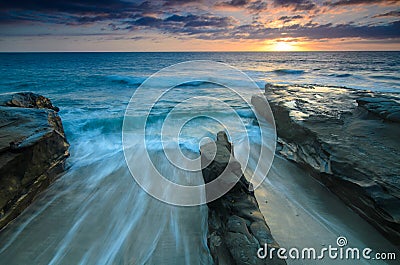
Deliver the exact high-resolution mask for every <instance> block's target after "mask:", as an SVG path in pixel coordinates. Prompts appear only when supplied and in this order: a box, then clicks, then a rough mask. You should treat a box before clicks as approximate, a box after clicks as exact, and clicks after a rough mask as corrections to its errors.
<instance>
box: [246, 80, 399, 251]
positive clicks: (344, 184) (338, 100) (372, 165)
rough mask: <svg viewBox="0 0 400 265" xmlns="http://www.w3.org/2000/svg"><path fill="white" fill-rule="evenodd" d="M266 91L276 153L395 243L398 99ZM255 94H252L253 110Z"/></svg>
mask: <svg viewBox="0 0 400 265" xmlns="http://www.w3.org/2000/svg"><path fill="white" fill-rule="evenodd" d="M265 96H266V97H267V99H268V101H269V103H270V106H271V109H272V111H273V114H274V117H275V123H276V128H277V134H278V146H277V153H279V154H281V155H283V156H284V157H286V158H288V159H289V160H292V161H295V162H297V163H299V164H300V165H303V166H304V167H305V168H307V169H308V170H309V171H310V172H311V174H312V175H313V176H314V177H316V178H317V179H318V180H320V181H321V182H322V183H323V184H325V185H326V186H327V187H328V188H329V189H330V190H331V191H332V192H333V193H335V194H336V195H338V197H339V198H341V199H342V200H343V201H344V202H345V203H346V204H347V205H349V206H350V207H351V208H352V209H353V210H354V211H355V212H357V213H358V214H359V215H360V216H362V217H364V218H365V219H366V220H367V221H369V222H370V223H371V224H372V225H374V226H375V227H376V228H377V229H378V230H379V231H380V232H382V234H383V235H385V236H386V237H387V238H388V239H389V240H391V241H392V242H393V243H394V244H396V245H397V246H400V141H399V140H398V136H399V135H400V124H399V123H396V122H393V121H395V119H396V118H394V117H395V115H397V111H395V110H396V109H397V108H399V106H400V104H399V103H398V102H399V100H398V99H397V98H396V97H394V96H392V95H383V94H379V93H372V92H367V91H365V92H364V91H357V90H351V89H345V88H331V87H318V86H308V87H301V86H283V87H282V86H281V87H274V86H268V87H266V90H265ZM260 97H264V96H263V95H258V96H254V97H253V98H252V102H253V104H254V106H255V108H256V109H257V106H258V105H259V104H257V102H258V101H259V100H261V99H260ZM357 103H358V104H357ZM371 113H372V114H371ZM389 115H393V116H392V118H389Z"/></svg>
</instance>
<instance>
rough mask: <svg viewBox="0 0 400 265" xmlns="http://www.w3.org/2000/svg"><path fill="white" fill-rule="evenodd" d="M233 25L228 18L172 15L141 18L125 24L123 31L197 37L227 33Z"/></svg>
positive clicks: (231, 20) (232, 21)
mask: <svg viewBox="0 0 400 265" xmlns="http://www.w3.org/2000/svg"><path fill="white" fill-rule="evenodd" d="M233 25H234V20H233V19H232V18H229V17H218V16H211V15H192V14H189V15H185V16H182V15H176V14H175V15H172V16H169V17H167V18H165V19H159V18H153V17H142V18H139V19H136V20H133V21H128V22H125V27H124V29H128V30H132V31H133V30H137V29H145V28H148V29H155V30H159V31H162V32H166V33H173V34H183V35H197V34H216V33H217V32H222V31H227V28H228V27H231V26H233Z"/></svg>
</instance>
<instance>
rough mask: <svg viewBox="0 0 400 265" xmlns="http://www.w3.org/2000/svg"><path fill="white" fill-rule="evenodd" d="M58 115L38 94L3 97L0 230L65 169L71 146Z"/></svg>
mask: <svg viewBox="0 0 400 265" xmlns="http://www.w3.org/2000/svg"><path fill="white" fill-rule="evenodd" d="M57 112H58V108H57V107H55V106H53V105H52V103H51V101H50V100H49V99H48V98H46V97H43V96H40V95H37V94H34V93H28V92H24V93H13V94H2V95H0V229H1V228H3V227H4V226H5V225H7V224H8V223H9V222H10V221H11V220H13V219H14V218H15V217H17V216H18V215H19V214H20V213H21V212H22V211H23V210H24V209H25V208H26V207H27V206H28V205H29V204H30V203H31V202H32V201H33V200H34V198H35V196H36V195H37V194H38V193H39V192H41V191H42V190H44V189H45V188H46V187H48V186H49V185H50V183H52V182H53V181H54V180H55V179H56V177H57V176H58V175H59V173H61V172H62V171H63V169H64V162H65V159H66V158H67V157H68V156H69V153H68V147H69V144H68V142H67V140H66V138H65V134H64V129H63V126H62V123H61V119H60V117H59V116H58V114H57Z"/></svg>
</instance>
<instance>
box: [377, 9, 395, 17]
mask: <svg viewBox="0 0 400 265" xmlns="http://www.w3.org/2000/svg"><path fill="white" fill-rule="evenodd" d="M379 17H400V10H397V11H389V12H386V13H383V14H379V15H375V16H373V18H379Z"/></svg>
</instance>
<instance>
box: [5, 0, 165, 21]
mask: <svg viewBox="0 0 400 265" xmlns="http://www.w3.org/2000/svg"><path fill="white" fill-rule="evenodd" d="M158 10H160V8H159V7H158V6H156V5H153V4H151V3H150V2H149V1H136V2H134V3H133V2H126V1H122V0H57V1H52V0H13V1H7V0H0V16H1V18H2V21H3V22H9V23H12V22H14V23H15V22H24V21H42V22H49V23H61V24H74V25H75V24H85V23H93V22H98V21H104V20H113V19H123V18H131V17H133V16H135V15H138V14H146V13H149V12H158ZM49 17H53V18H54V19H53V20H50V21H49V20H48V18H49ZM66 21H68V22H66Z"/></svg>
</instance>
